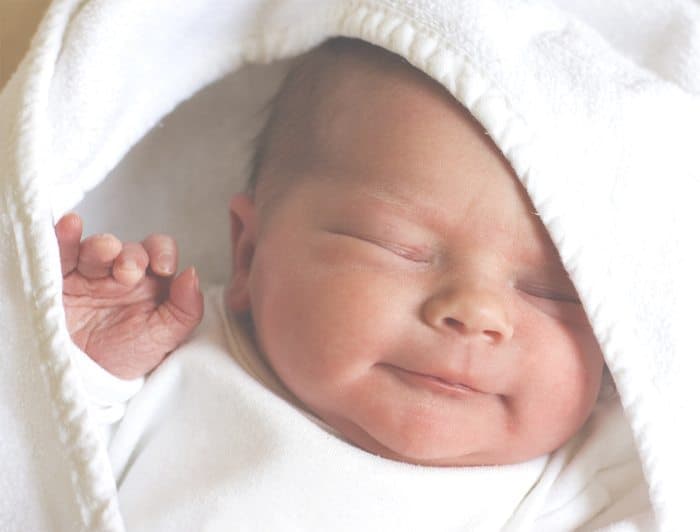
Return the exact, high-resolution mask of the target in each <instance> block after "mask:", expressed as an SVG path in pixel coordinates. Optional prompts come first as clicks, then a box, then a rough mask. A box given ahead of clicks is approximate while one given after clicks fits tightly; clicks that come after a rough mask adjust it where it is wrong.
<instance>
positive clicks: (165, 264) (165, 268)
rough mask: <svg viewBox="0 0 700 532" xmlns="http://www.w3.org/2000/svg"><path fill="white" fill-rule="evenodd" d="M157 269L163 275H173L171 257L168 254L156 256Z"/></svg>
mask: <svg viewBox="0 0 700 532" xmlns="http://www.w3.org/2000/svg"><path fill="white" fill-rule="evenodd" d="M158 269H159V270H160V271H161V272H163V273H173V256H172V255H171V254H170V253H162V254H160V255H158Z"/></svg>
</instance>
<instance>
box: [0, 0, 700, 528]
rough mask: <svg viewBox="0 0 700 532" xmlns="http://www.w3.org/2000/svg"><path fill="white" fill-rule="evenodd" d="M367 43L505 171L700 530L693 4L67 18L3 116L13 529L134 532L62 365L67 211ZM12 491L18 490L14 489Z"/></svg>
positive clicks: (147, 10) (565, 2)
mask: <svg viewBox="0 0 700 532" xmlns="http://www.w3.org/2000/svg"><path fill="white" fill-rule="evenodd" d="M331 35H349V36H355V37H360V38H363V39H365V40H367V41H369V42H372V43H375V44H378V45H380V46H383V47H385V48H387V49H389V50H392V51H395V52H397V53H399V54H401V55H403V56H404V57H406V58H407V59H408V60H409V61H410V62H411V63H413V64H414V65H415V66H417V67H418V68H420V69H422V70H424V71H425V72H426V73H428V74H429V75H430V76H432V77H433V78H435V79H436V80H437V81H439V82H440V83H442V84H443V85H444V86H445V87H446V88H447V89H448V90H449V91H450V92H451V93H452V94H454V96H455V97H456V98H457V99H458V100H459V101H460V102H462V103H463V104H464V105H465V106H466V107H467V108H468V109H469V110H470V111H471V112H472V113H473V114H474V115H475V116H476V118H477V119H478V120H479V121H481V123H482V124H483V125H484V126H485V127H486V128H487V129H488V131H489V133H490V135H491V136H492V138H493V139H494V141H495V142H496V144H497V145H498V146H499V148H500V149H501V150H502V151H503V153H504V154H505V156H506V157H507V158H508V160H509V161H510V162H511V164H512V166H513V168H514V169H515V171H516V173H517V175H518V177H519V178H520V180H521V181H522V183H523V184H524V186H525V188H526V189H527V191H528V193H529V195H530V197H531V198H532V201H533V203H534V205H535V206H536V208H537V209H538V211H539V213H540V215H541V217H542V220H543V222H544V223H545V225H546V227H547V229H548V230H549V232H550V235H551V236H552V239H553V240H554V242H555V244H556V246H557V248H558V249H559V252H560V254H561V256H562V259H563V262H564V264H565V266H566V268H567V269H568V271H569V272H570V274H571V276H572V278H573V280H574V282H575V284H576V287H577V289H578V291H579V293H580V295H581V298H582V300H583V302H584V305H585V308H586V310H587V312H588V315H589V317H590V319H591V322H592V324H593V327H594V330H595V333H596V335H597V338H598V340H599V341H600V344H601V346H602V348H603V350H604V353H605V356H606V360H607V363H608V366H609V367H610V369H611V372H612V374H613V376H614V378H615V380H616V383H617V387H618V390H619V391H620V395H621V401H622V404H623V406H624V409H625V414H626V417H627V420H628V421H629V423H630V426H631V428H632V432H633V435H634V438H635V442H636V445H637V447H638V450H639V454H640V457H641V460H642V464H643V466H644V472H645V475H646V478H647V482H648V487H649V494H650V497H651V501H652V504H653V506H654V510H655V518H656V521H657V523H658V524H659V527H660V529H661V530H664V531H673V530H688V527H691V528H692V527H693V525H694V524H695V523H696V522H697V518H696V514H697V511H696V508H695V506H696V501H695V495H694V493H695V490H692V489H688V486H687V482H688V479H696V478H698V474H699V473H700V454H699V453H698V452H697V449H699V448H700V434H699V431H698V430H697V425H698V421H697V419H698V407H700V400H698V398H697V396H696V395H697V394H696V393H695V389H696V386H695V384H696V381H697V375H698V374H700V373H699V371H698V370H699V369H700V356H699V353H700V348H699V347H698V340H697V333H696V331H697V327H696V321H697V316H698V310H697V302H698V301H700V285H699V283H698V281H697V272H699V271H700V256H699V254H698V251H697V228H698V227H700V209H698V208H697V206H696V202H697V198H698V197H700V165H699V164H698V161H697V155H696V154H697V124H700V102H699V99H700V96H699V95H700V65H699V62H700V5H698V3H697V2H695V1H693V0H609V1H602V0H573V1H572V0H559V1H544V0H533V1H527V2H525V1H521V2H516V1H514V0H510V1H508V0H443V1H428V0H405V1H398V0H397V1H389V0H384V1H382V0H362V1H360V0H358V1H347V0H328V1H324V2H318V1H316V0H286V1H284V0H239V1H236V2H219V1H215V0H202V1H198V2H182V3H177V4H174V3H173V2H172V1H170V0H153V1H149V2H141V1H136V0H132V1H120V2H117V1H104V0H83V1H78V0H57V1H56V2H54V4H53V5H52V6H51V8H50V9H49V11H48V13H47V15H46V18H45V20H44V21H43V23H42V25H41V27H40V29H39V33H38V35H37V37H36V38H35V40H34V42H33V45H32V49H31V52H30V54H29V56H28V57H27V59H26V60H25V61H24V63H23V64H22V65H21V67H20V69H19V70H18V72H17V73H16V74H15V76H14V77H13V79H12V80H11V82H10V83H9V84H8V85H7V86H6V88H5V89H4V90H3V93H2V95H1V96H0V172H1V177H0V201H1V202H2V207H1V208H0V224H1V226H0V236H1V239H0V245H2V252H1V254H0V257H2V259H0V284H1V285H2V290H3V291H2V300H1V302H2V305H1V306H0V318H1V320H0V328H1V330H0V337H1V338H2V356H1V357H0V364H1V367H0V379H2V383H1V384H0V394H2V396H1V399H2V400H1V401H0V404H2V416H1V417H0V434H2V439H1V440H0V450H1V451H2V456H1V458H2V462H3V464H5V467H6V471H5V473H6V474H5V475H3V479H4V480H3V482H2V483H1V484H0V486H1V488H0V489H1V490H2V491H1V492H0V494H1V495H2V497H0V500H2V503H0V528H3V529H8V530H50V529H52V527H53V529H55V530H76V529H79V528H81V527H82V528H84V529H104V530H121V529H122V527H123V525H122V521H121V517H120V512H119V508H118V505H117V501H116V495H115V489H114V481H113V479H112V477H111V473H110V468H109V464H108V461H107V456H106V453H105V450H104V447H103V445H102V444H101V443H100V438H99V437H98V435H97V432H96V430H95V428H94V427H93V425H92V423H91V422H90V419H89V416H88V415H87V413H86V407H85V400H84V390H83V389H82V385H81V384H80V382H79V380H78V379H77V378H76V375H75V370H74V368H72V367H71V365H70V362H69V357H68V352H69V349H68V346H69V338H68V334H67V332H66V330H65V327H64V325H63V311H62V306H61V276H60V267H59V261H58V252H57V248H56V245H55V243H54V238H53V230H52V216H51V214H52V212H56V213H57V212H62V211H64V210H65V209H67V208H69V207H70V206H72V205H74V204H75V203H76V202H78V201H79V200H80V199H81V197H82V195H83V193H84V192H85V191H87V190H89V189H91V188H92V187H94V186H95V185H97V184H98V183H99V182H100V181H101V180H102V179H103V178H104V177H105V176H106V174H107V173H108V172H109V171H110V170H111V169H112V168H113V167H114V166H115V165H116V164H117V163H118V162H119V160H120V159H121V158H122V157H123V156H124V155H125V153H126V152H127V151H128V150H129V149H130V148H131V146H132V145H133V144H135V143H136V142H137V141H138V139H139V138H141V137H142V136H143V135H144V134H145V133H146V132H147V131H148V130H149V129H150V128H152V127H153V126H154V125H155V124H156V123H157V122H158V121H159V120H160V119H161V118H162V117H163V116H164V115H165V114H166V113H168V112H169V111H171V110H172V109H173V108H174V107H175V106H176V105H177V104H179V103H180V102H182V101H183V100H186V99H187V98H189V97H190V96H192V94H194V93H195V92H196V91H197V90H199V89H200V88H202V87H204V86H205V85H207V84H208V83H210V82H213V81H215V80H217V79H219V78H221V77H222V76H224V75H226V74H227V73H230V72H232V71H234V70H236V69H237V68H239V67H240V66H241V65H243V64H245V63H246V62H268V61H272V60H275V59H281V58H285V57H290V56H292V55H294V54H297V53H300V52H303V51H305V50H307V49H309V48H311V47H312V46H314V45H316V44H318V43H319V42H321V41H322V40H323V39H324V38H326V37H328V36H331ZM10 479H11V480H10Z"/></svg>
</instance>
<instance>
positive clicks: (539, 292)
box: [519, 287, 581, 305]
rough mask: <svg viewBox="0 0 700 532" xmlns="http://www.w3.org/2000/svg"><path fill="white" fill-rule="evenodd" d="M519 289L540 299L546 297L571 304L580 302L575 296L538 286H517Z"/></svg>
mask: <svg viewBox="0 0 700 532" xmlns="http://www.w3.org/2000/svg"><path fill="white" fill-rule="evenodd" d="M519 290H521V291H523V292H525V293H526V294H528V295H531V296H532V297H537V298H540V299H548V300H550V301H557V302H560V303H570V304H572V305H580V304H581V300H580V299H579V298H578V297H576V296H571V295H567V294H559V293H555V292H547V291H546V289H541V288H539V287H526V288H519Z"/></svg>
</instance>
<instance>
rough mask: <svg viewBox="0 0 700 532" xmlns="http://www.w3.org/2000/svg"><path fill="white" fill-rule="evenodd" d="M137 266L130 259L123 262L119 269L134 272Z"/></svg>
mask: <svg viewBox="0 0 700 532" xmlns="http://www.w3.org/2000/svg"><path fill="white" fill-rule="evenodd" d="M137 267H138V266H137V265H136V261H134V260H132V259H126V260H125V261H124V262H122V263H121V268H122V270H135V269H136V268H137Z"/></svg>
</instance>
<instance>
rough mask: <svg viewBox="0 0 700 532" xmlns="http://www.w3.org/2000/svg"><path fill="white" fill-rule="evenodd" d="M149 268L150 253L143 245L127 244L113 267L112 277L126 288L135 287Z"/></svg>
mask: <svg viewBox="0 0 700 532" xmlns="http://www.w3.org/2000/svg"><path fill="white" fill-rule="evenodd" d="M147 267H148V253H146V250H145V249H144V248H143V246H142V245H141V244H137V243H135V242H127V243H125V244H124V245H123V246H122V251H121V253H120V254H119V256H118V257H117V258H116V259H115V261H114V264H113V265H112V277H114V278H115V279H116V280H117V282H118V283H120V284H123V285H125V286H135V285H136V283H138V282H139V281H140V280H141V279H143V276H144V274H145V273H146V268H147Z"/></svg>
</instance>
